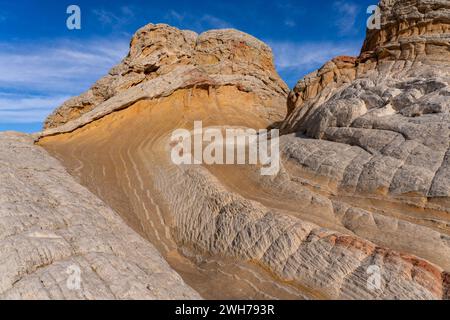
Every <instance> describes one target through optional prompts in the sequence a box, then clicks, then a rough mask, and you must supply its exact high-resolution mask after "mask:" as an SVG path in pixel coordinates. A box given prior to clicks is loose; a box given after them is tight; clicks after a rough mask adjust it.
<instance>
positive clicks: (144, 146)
mask: <svg viewBox="0 0 450 320" xmlns="http://www.w3.org/2000/svg"><path fill="white" fill-rule="evenodd" d="M380 7H381V9H382V29H381V30H378V31H368V36H367V39H366V42H365V44H364V46H363V49H362V52H361V55H360V56H359V57H357V58H351V57H338V58H335V59H333V60H332V61H331V62H329V63H327V64H325V66H324V67H323V68H321V69H320V70H318V71H316V72H314V73H312V74H310V75H308V76H307V77H305V78H304V79H303V80H301V81H300V82H299V83H298V84H297V86H296V87H295V88H294V90H293V91H292V92H291V93H290V94H289V97H288V108H287V109H288V115H287V117H286V119H285V120H284V122H283V123H282V124H281V129H282V131H283V133H284V136H282V137H281V140H280V144H281V152H282V157H283V159H282V169H281V171H280V173H279V174H278V175H276V176H273V177H262V176H261V175H260V174H259V170H257V168H255V167H254V166H220V165H212V166H204V165H195V166H190V165H182V166H177V165H174V164H173V163H172V161H171V159H170V149H171V141H170V136H171V133H172V132H173V130H175V129H179V128H186V129H192V126H193V122H194V121H196V120H202V121H203V124H204V126H205V127H206V126H211V127H221V128H226V127H249V128H266V127H269V126H272V125H274V123H276V122H278V121H279V120H280V118H281V117H282V116H283V114H284V113H285V109H286V106H285V99H286V96H287V89H286V86H285V84H284V83H283V82H282V80H280V78H279V77H278V75H277V74H276V72H275V70H274V67H273V61H272V57H271V53H270V49H269V48H268V47H267V46H266V45H264V44H262V43H261V42H260V41H258V40H256V39H254V38H253V37H251V36H248V35H245V34H243V33H240V32H237V31H234V30H221V31H210V32H207V33H205V34H202V35H200V36H197V35H196V34H194V33H192V32H188V31H180V30H177V29H175V28H172V27H169V26H166V25H149V26H146V27H144V28H143V29H141V30H140V31H138V33H137V34H136V35H135V36H134V37H133V40H132V42H131V49H130V53H129V55H128V57H127V58H126V59H125V60H124V61H123V62H122V63H121V64H120V65H119V66H117V67H115V68H113V70H112V71H111V72H110V74H109V75H108V76H106V77H105V78H103V79H102V80H100V81H99V82H98V83H97V84H96V85H95V86H94V87H93V88H92V89H91V90H90V91H89V92H87V93H86V94H84V95H82V96H81V97H79V98H75V99H73V100H71V101H69V102H67V103H65V104H64V105H63V106H62V107H60V108H59V109H57V110H56V111H55V113H54V114H53V115H51V116H50V117H49V119H48V121H47V123H46V130H45V131H44V132H43V134H42V135H41V137H40V141H39V144H40V145H42V146H43V147H44V148H45V149H47V150H48V151H49V152H50V153H51V154H52V155H54V156H55V157H56V158H58V159H60V160H61V161H62V163H63V164H64V165H65V166H66V167H67V169H68V170H69V172H70V173H71V174H72V175H74V176H75V177H77V179H79V181H80V183H81V184H83V185H84V186H86V187H87V188H88V189H89V190H91V191H92V192H93V193H95V194H96V195H97V196H98V197H100V198H101V199H102V200H103V201H104V202H105V203H107V204H108V205H109V206H111V207H112V208H113V209H114V210H115V211H116V212H118V213H119V214H120V215H121V216H122V218H123V219H124V220H125V221H126V222H127V223H128V224H129V225H130V226H132V227H133V229H134V230H136V231H137V232H139V233H140V234H141V235H143V236H145V237H146V238H147V239H148V240H149V241H150V242H151V243H153V244H154V245H155V247H156V248H157V249H158V250H159V251H160V252H161V254H162V255H163V256H164V258H165V259H166V260H167V261H168V262H169V264H170V265H171V267H173V268H174V269H175V270H176V271H177V272H178V273H179V274H180V275H181V276H182V277H183V279H184V280H185V281H186V282H187V283H188V284H189V285H191V286H192V287H193V288H194V289H196V290H197V291H198V292H199V293H200V294H201V295H202V296H203V297H205V298H265V299H270V298H296V299H309V298H312V299H347V298H351V299H399V298H400V299H448V298H449V296H448V294H449V273H448V272H449V271H450V219H449V214H450V201H449V193H450V189H449V188H450V183H449V181H450V153H449V152H450V149H449V141H450V139H449V134H450V126H449V125H450V118H449V114H450V110H449V104H448V101H449V99H448V98H449V96H450V93H449V90H450V88H449V83H450V82H449V81H450V69H449V68H450V66H449V61H450V56H449V54H450V50H449V48H450V46H449V40H450V38H449V33H448V30H449V29H448V28H449V21H450V15H449V13H450V10H449V9H450V3H449V1H442V0H438V1H430V0H407V1H400V0H398V1H393V0H389V1H382V2H381V4H380ZM374 270H375V271H376V272H377V273H378V274H379V276H380V277H381V278H380V283H379V286H375V287H374V286H373V285H369V284H370V281H371V276H372V275H373V272H374Z"/></svg>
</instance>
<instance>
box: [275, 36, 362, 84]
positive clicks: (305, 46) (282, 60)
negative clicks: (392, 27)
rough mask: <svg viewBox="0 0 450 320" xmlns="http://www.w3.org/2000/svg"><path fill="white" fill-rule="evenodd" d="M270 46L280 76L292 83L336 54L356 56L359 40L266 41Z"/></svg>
mask: <svg viewBox="0 0 450 320" xmlns="http://www.w3.org/2000/svg"><path fill="white" fill-rule="evenodd" d="M267 43H268V44H269V45H270V46H271V47H272V51H273V54H274V57H275V64H276V67H277V70H278V72H279V73H280V74H281V76H282V78H283V79H284V80H285V81H286V82H287V83H288V84H289V85H293V84H294V83H296V82H297V81H298V80H300V79H301V78H302V77H304V76H305V75H306V74H308V73H310V72H312V71H314V70H316V69H318V68H320V67H321V66H322V65H324V64H325V63H326V62H327V61H329V60H331V59H332V58H334V57H337V56H342V55H346V56H357V55H359V51H360V48H361V43H359V42H332V41H325V42H306V43H297V42H289V41H281V42H280V41H270V40H269V41H267Z"/></svg>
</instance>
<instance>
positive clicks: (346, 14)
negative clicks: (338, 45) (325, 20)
mask: <svg viewBox="0 0 450 320" xmlns="http://www.w3.org/2000/svg"><path fill="white" fill-rule="evenodd" d="M333 7H334V8H335V10H336V12H337V18H336V20H335V25H336V27H338V29H339V33H340V34H341V35H346V34H352V33H354V32H356V28H355V24H356V18H357V16H358V11H359V6H358V5H356V4H354V3H352V2H349V1H344V0H337V1H335V2H334V3H333Z"/></svg>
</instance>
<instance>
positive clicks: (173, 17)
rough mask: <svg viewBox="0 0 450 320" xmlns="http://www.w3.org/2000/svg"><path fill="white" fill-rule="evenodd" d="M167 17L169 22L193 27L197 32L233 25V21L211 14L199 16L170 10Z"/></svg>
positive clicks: (182, 26)
mask: <svg viewBox="0 0 450 320" xmlns="http://www.w3.org/2000/svg"><path fill="white" fill-rule="evenodd" d="M165 19H166V20H167V21H168V22H169V23H173V24H176V25H177V26H179V27H181V28H186V29H192V30H194V31H197V32H202V31H205V30H209V29H227V28H232V27H233V25H232V24H231V23H229V22H227V21H225V20H223V19H221V18H219V17H216V16H213V15H210V14H204V15H202V16H200V17H197V16H195V15H192V14H190V13H186V12H178V11H175V10H170V11H169V12H168V13H167V14H166V16H165Z"/></svg>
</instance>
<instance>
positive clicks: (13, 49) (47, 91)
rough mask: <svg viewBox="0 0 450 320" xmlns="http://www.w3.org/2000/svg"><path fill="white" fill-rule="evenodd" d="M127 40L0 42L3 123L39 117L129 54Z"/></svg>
mask: <svg viewBox="0 0 450 320" xmlns="http://www.w3.org/2000/svg"><path fill="white" fill-rule="evenodd" d="M127 51H128V39H125V38H124V39H121V40H111V39H91V40H88V41H78V42H77V41H67V40H57V41H52V42H47V43H46V42H36V43H22V42H21V43H0V122H2V123H7V122H16V123H17V122H21V123H22V122H39V121H42V120H43V119H44V118H45V116H46V115H48V114H49V113H50V112H51V111H52V110H53V109H54V108H56V107H57V106H59V105H60V104H61V103H62V102H63V101H65V100H67V98H69V97H70V96H74V95H78V94H80V93H82V92H83V91H85V90H87V89H88V88H89V87H90V86H91V85H92V84H93V83H94V82H95V81H96V80H97V79H99V78H100V77H101V76H103V75H105V74H106V73H107V72H108V70H109V69H110V68H111V67H113V66H114V65H115V64H117V63H118V62H120V60H121V59H122V58H123V57H124V56H125V55H126V53H127Z"/></svg>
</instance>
